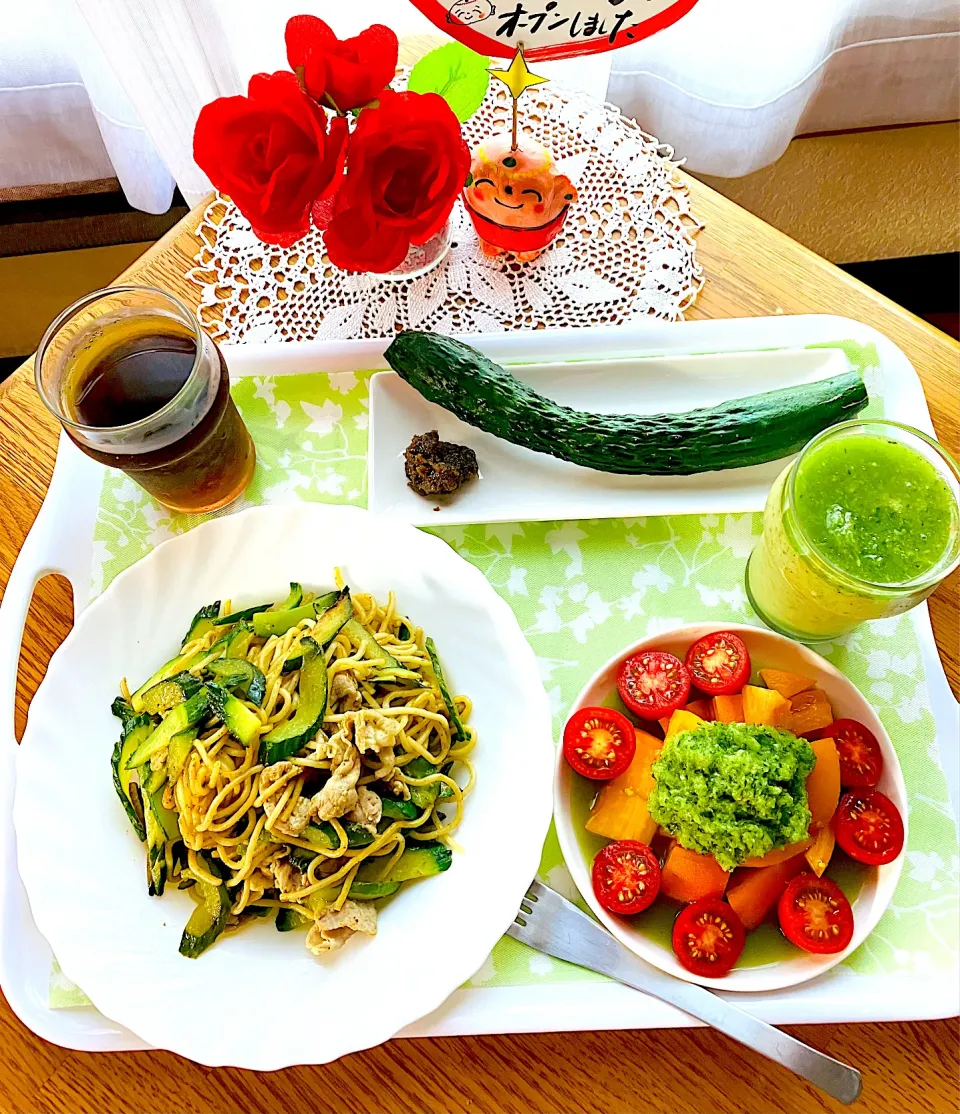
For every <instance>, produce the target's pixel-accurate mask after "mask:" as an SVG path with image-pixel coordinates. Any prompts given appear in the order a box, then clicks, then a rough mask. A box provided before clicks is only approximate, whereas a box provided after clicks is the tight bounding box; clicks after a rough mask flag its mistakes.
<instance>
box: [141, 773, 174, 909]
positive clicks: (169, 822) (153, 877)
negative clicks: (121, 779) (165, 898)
mask: <svg viewBox="0 0 960 1114" xmlns="http://www.w3.org/2000/svg"><path fill="white" fill-rule="evenodd" d="M161 795H162V790H157V792H155V793H147V792H144V794H143V816H144V822H145V828H146V833H147V892H148V893H149V894H150V896H151V897H160V896H161V895H162V894H163V889H164V885H165V884H166V880H167V856H166V853H165V848H166V844H167V842H168V841H172V840H175V839H179V838H180V823H179V821H178V820H177V814H176V813H175V812H174V811H173V810H172V809H169V808H164V806H163V802H162V801H161V799H160V798H161Z"/></svg>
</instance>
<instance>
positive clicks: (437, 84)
mask: <svg viewBox="0 0 960 1114" xmlns="http://www.w3.org/2000/svg"><path fill="white" fill-rule="evenodd" d="M489 65H490V59H489V58H484V57H483V55H482V54H477V53H476V52H475V51H473V50H471V49H470V48H469V47H466V46H464V45H463V44H462V43H456V42H454V43H447V44H446V45H445V46H441V47H437V49H436V50H431V51H430V53H429V54H425V55H424V56H423V57H422V58H421V59H420V61H419V62H418V63H417V64H416V65H415V66H414V67H413V69H412V70H411V71H410V78H409V80H408V81H407V88H408V89H409V90H410V91H411V92H413V93H439V94H440V96H441V97H443V99H444V100H445V101H446V102H447V104H448V105H450V107H451V108H452V109H453V112H454V115H455V116H456V117H457V119H458V120H459V121H460V123H461V124H462V123H463V122H464V120H469V119H470V117H471V116H472V115H473V114H474V113H475V112H476V111H477V109H478V108H479V107H480V105H481V104H482V102H483V98H484V96H485V95H486V92H487V86H488V85H489V84H490V74H489V72H488V70H487V66H489Z"/></svg>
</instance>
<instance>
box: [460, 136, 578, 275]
mask: <svg viewBox="0 0 960 1114" xmlns="http://www.w3.org/2000/svg"><path fill="white" fill-rule="evenodd" d="M470 173H471V175H472V176H473V181H472V182H471V184H470V185H469V186H467V188H466V189H465V190H464V195H463V200H464V204H465V206H466V209H467V212H468V213H469V214H470V219H471V220H472V221H473V226H474V228H475V229H476V230H477V236H478V237H479V239H480V243H481V246H482V247H483V250H484V252H486V254H487V255H501V254H503V253H504V252H506V251H511V252H513V253H514V254H515V255H516V256H517V258H518V259H519V260H520V261H521V262H526V261H528V260H530V259H535V258H536V257H537V256H538V255H539V254H540V253H541V252H542V251H543V249H544V248H545V247H546V246H547V245H548V244H549V243H550V242H551V240H553V238H554V237H555V236H556V235H557V233H558V232H559V231H560V229H561V228H562V227H563V222H564V221H565V220H566V218H567V211H568V210H569V208H570V206H571V205H572V204H573V203H574V202H575V201H576V200H577V191H576V189H575V188H574V185H573V183H572V182H571V181H570V179H569V178H568V177H567V176H566V175H565V174H560V173H559V172H558V171H557V167H556V163H555V162H554V159H553V156H552V155H551V154H550V152H549V151H548V150H547V149H546V148H545V147H543V146H541V145H540V144H539V143H536V142H534V141H533V140H531V139H528V138H524V139H522V140H521V143H520V145H519V146H518V147H517V148H513V147H512V146H511V142H510V135H509V134H508V133H504V134H502V135H495V136H491V137H490V138H489V139H485V140H484V141H483V142H482V143H481V144H480V145H479V147H477V149H476V150H475V151H474V153H473V162H472V163H471V166H470Z"/></svg>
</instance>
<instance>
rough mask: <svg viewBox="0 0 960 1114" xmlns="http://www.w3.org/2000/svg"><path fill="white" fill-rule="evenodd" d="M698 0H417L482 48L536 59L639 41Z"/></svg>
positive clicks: (452, 31) (439, 22)
mask: <svg viewBox="0 0 960 1114" xmlns="http://www.w3.org/2000/svg"><path fill="white" fill-rule="evenodd" d="M696 3H697V0H413V4H414V6H415V7H417V8H419V9H420V11H421V12H423V14H424V15H425V16H426V17H427V18H428V19H429V20H430V21H431V22H432V23H434V24H435V25H436V26H437V27H439V28H440V29H441V30H442V31H445V32H446V33H447V34H448V35H452V36H453V37H454V38H455V39H459V40H460V42H462V43H463V44H464V46H469V47H470V48H471V49H472V50H476V51H478V52H479V53H480V54H486V55H492V56H494V57H496V58H509V57H510V56H511V55H512V54H513V52H514V51H515V50H516V49H517V47H518V46H521V45H522V46H523V49H524V53H525V54H526V56H527V58H528V60H529V61H531V62H538V61H543V60H545V59H546V60H549V59H552V58H570V57H573V56H574V55H578V54H595V53H597V52H598V51H601V50H614V49H615V48H617V47H620V46H629V45H630V43H633V42H639V41H640V40H641V39H645V38H646V37H647V36H648V35H652V34H654V32H656V31H660V30H662V29H663V28H664V27H669V26H670V24H671V23H676V21H677V20H678V19H681V18H682V17H683V16H685V15H686V14H687V12H689V11H690V10H691V8H693V7H694V5H695V4H696Z"/></svg>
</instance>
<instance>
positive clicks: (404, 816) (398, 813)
mask: <svg viewBox="0 0 960 1114" xmlns="http://www.w3.org/2000/svg"><path fill="white" fill-rule="evenodd" d="M380 800H381V801H382V803H383V810H382V812H381V815H382V816H386V817H387V819H388V820H416V818H417V817H418V816H419V815H420V809H418V808H417V806H416V805H415V804H414V803H413V801H412V800H411V801H401V800H398V799H397V798H396V797H381V798H380Z"/></svg>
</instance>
